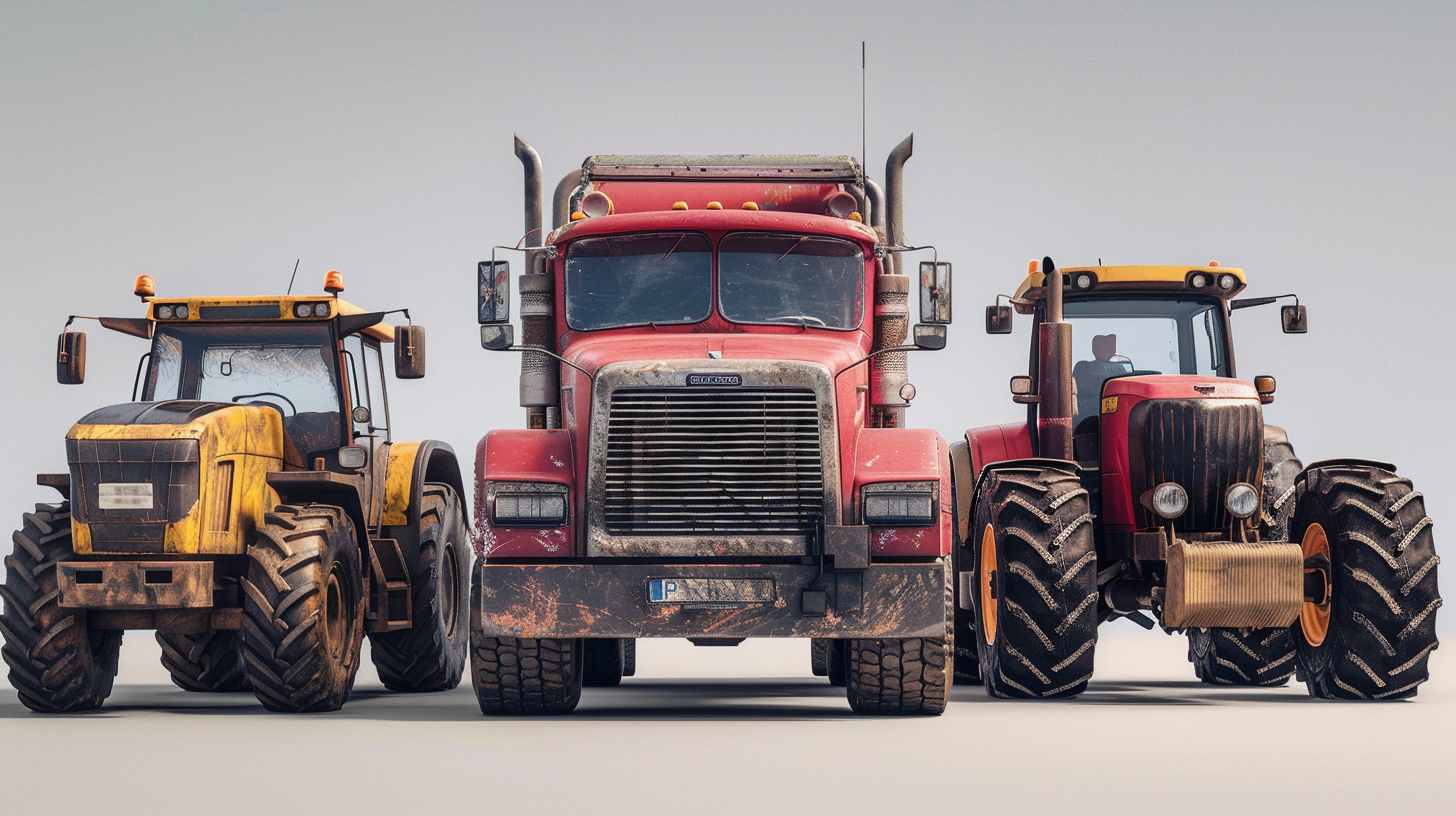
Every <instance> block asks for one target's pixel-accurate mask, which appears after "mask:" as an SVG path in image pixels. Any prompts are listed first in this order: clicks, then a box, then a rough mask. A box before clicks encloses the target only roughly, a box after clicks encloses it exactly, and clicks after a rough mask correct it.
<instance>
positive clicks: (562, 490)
mask: <svg viewBox="0 0 1456 816" xmlns="http://www.w3.org/2000/svg"><path fill="white" fill-rule="evenodd" d="M566 499H567V492H566V485H560V484H547V483H543V482H501V483H498V484H496V485H495V488H494V498H493V499H492V501H491V520H492V521H493V522H495V523H496V524H498V525H500V526H501V527H561V526H563V525H565V524H566Z"/></svg>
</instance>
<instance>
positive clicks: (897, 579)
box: [475, 561, 947, 638]
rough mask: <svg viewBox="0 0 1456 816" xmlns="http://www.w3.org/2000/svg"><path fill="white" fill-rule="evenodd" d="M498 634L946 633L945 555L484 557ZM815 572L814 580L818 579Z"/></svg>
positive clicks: (484, 612) (485, 593) (491, 626)
mask: <svg viewBox="0 0 1456 816" xmlns="http://www.w3.org/2000/svg"><path fill="white" fill-rule="evenodd" d="M476 570H477V571H476V575H475V579H476V581H477V582H478V590H479V594H478V595H477V597H478V598H479V599H480V600H479V603H480V612H481V620H482V624H483V632H484V634H485V635H487V636H491V637H529V638H546V637H549V638H574V637H593V638H595V637H724V638H746V637H827V638H847V637H866V638H869V637H886V638H907V637H944V636H945V627H946V612H947V607H946V592H945V586H946V584H945V580H946V579H945V565H944V562H943V561H934V562H927V563H917V564H872V565H870V566H869V568H868V569H865V570H863V571H840V572H832V571H831V572H826V573H824V574H823V576H822V578H820V570H819V568H818V567H817V566H812V567H810V566H800V565H786V564H734V565H722V564H717V565H714V564H600V565H599V564H582V563H572V564H550V565H545V564H529V565H521V564H489V563H482V564H480V565H478V566H477V567H476ZM816 579H818V580H817V582H816Z"/></svg>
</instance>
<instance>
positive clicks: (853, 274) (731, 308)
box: [718, 232, 865, 329]
mask: <svg viewBox="0 0 1456 816" xmlns="http://www.w3.org/2000/svg"><path fill="white" fill-rule="evenodd" d="M864 283H865V261H864V250H863V249H862V248H861V247H860V245H859V244H857V243H855V242H854V241H846V240H844V239H841V238H827V237H823V236H816V235H793V234H785V233H768V232H737V233H732V234H730V235H726V236H724V237H723V240H721V241H720V242H719V243H718V298H719V303H718V308H719V310H720V311H721V312H722V313H723V317H725V318H727V319H729V320H732V321H733V322H735V323H787V324H791V325H800V326H815V327H819V328H827V329H853V328H857V327H858V326H859V324H860V320H861V318H862V317H863V314H864Z"/></svg>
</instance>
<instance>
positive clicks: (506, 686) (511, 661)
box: [470, 569, 635, 716]
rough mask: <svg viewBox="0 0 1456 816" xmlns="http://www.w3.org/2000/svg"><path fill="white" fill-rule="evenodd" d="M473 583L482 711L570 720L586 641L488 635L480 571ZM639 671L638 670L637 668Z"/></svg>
mask: <svg viewBox="0 0 1456 816" xmlns="http://www.w3.org/2000/svg"><path fill="white" fill-rule="evenodd" d="M473 573H474V575H473V576H472V578H471V582H470V681H471V684H472V685H473V686H474V687H475V699H476V700H477V701H478V702H479V703H480V711H481V713H483V714H487V715H492V716H493V715H499V714H566V713H569V712H571V711H573V710H575V708H576V704H577V703H578V702H580V700H581V685H582V668H583V666H582V664H583V663H584V662H585V661H584V660H583V659H582V640H581V638H571V639H556V638H542V639H533V638H503V637H494V636H490V635H486V634H485V633H484V631H483V628H484V627H483V622H482V618H481V600H480V570H478V569H477V570H473ZM634 668H635V666H634Z"/></svg>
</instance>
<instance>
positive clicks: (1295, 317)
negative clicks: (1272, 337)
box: [1279, 304, 1309, 334]
mask: <svg viewBox="0 0 1456 816" xmlns="http://www.w3.org/2000/svg"><path fill="white" fill-rule="evenodd" d="M1279 317H1280V321H1281V322H1282V323H1283V324H1284V333H1285V334H1304V333H1305V332H1307V331H1309V315H1308V314H1307V313H1306V312H1305V310H1304V306H1303V305H1301V304H1296V305H1294V306H1284V307H1282V308H1280V310H1279Z"/></svg>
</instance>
